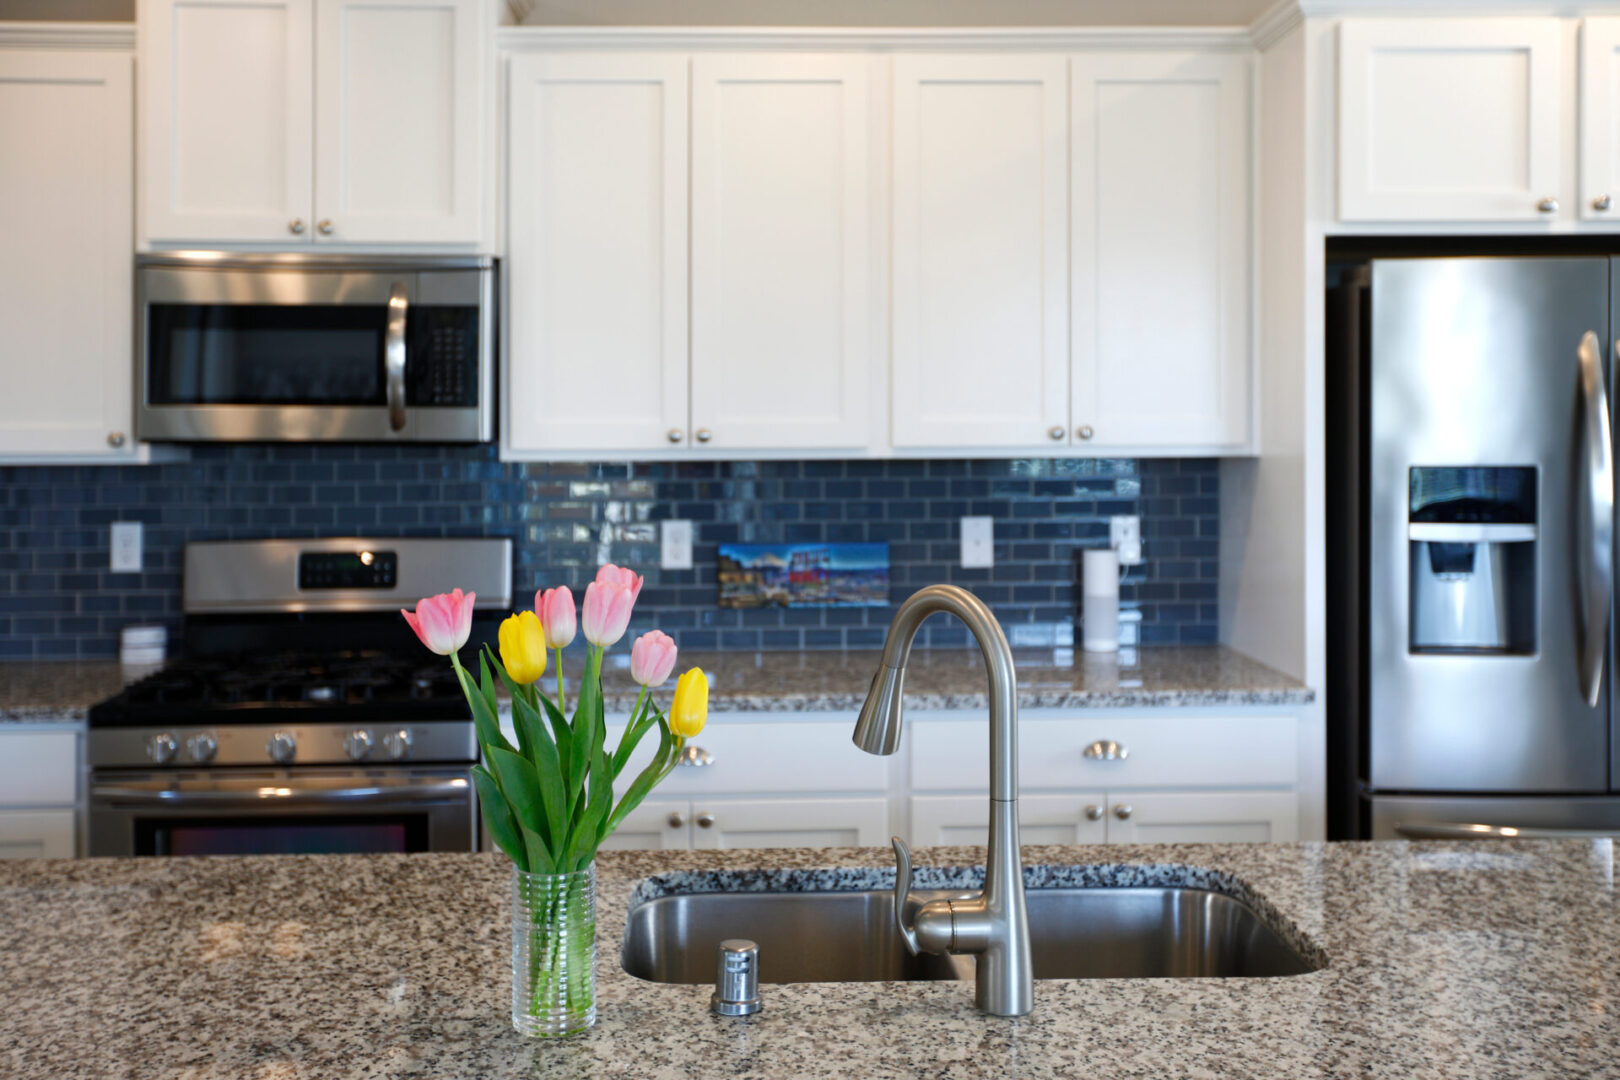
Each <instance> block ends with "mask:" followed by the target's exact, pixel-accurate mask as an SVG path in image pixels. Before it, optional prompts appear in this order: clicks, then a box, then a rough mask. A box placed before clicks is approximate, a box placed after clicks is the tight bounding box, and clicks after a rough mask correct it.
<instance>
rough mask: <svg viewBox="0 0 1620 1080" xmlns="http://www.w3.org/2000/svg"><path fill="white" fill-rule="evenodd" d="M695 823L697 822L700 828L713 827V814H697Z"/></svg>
mask: <svg viewBox="0 0 1620 1080" xmlns="http://www.w3.org/2000/svg"><path fill="white" fill-rule="evenodd" d="M697 823H698V828H700V829H709V828H713V827H714V815H713V814H707V813H705V814H699V815H698V816H697Z"/></svg>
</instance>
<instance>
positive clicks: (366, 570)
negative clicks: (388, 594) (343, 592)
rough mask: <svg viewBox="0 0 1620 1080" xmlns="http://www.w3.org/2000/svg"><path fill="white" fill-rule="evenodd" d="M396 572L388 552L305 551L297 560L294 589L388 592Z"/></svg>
mask: <svg viewBox="0 0 1620 1080" xmlns="http://www.w3.org/2000/svg"><path fill="white" fill-rule="evenodd" d="M398 570H399V556H398V555H397V554H396V553H394V552H392V551H306V552H304V553H303V554H302V555H299V556H298V587H299V588H300V589H392V588H393V587H394V582H395V581H396V580H397V579H398Z"/></svg>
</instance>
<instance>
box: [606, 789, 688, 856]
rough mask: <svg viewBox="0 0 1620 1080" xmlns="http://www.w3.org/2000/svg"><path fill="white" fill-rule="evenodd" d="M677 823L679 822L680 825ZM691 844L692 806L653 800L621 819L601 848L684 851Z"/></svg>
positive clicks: (672, 801)
mask: <svg viewBox="0 0 1620 1080" xmlns="http://www.w3.org/2000/svg"><path fill="white" fill-rule="evenodd" d="M677 823H678V824H677ZM691 846H692V805H691V804H690V803H688V802H685V801H684V800H678V799H650V800H648V801H647V802H644V803H642V804H641V805H640V806H638V807H636V808H635V809H634V810H632V811H630V812H629V813H628V814H626V815H624V820H622V821H620V822H619V827H618V828H616V829H614V830H613V835H611V836H609V837H608V838H607V839H606V840H604V841H602V847H601V850H602V851H685V850H686V849H687V848H689V847H691Z"/></svg>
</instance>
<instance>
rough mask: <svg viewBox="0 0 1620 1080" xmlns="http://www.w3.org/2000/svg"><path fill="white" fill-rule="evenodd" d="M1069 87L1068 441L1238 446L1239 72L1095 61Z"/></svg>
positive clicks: (1240, 68) (1245, 205)
mask: <svg viewBox="0 0 1620 1080" xmlns="http://www.w3.org/2000/svg"><path fill="white" fill-rule="evenodd" d="M1070 85H1071V90H1070V92H1071V94H1072V109H1071V113H1072V123H1073V135H1074V137H1073V143H1072V149H1071V152H1072V155H1073V167H1072V169H1071V173H1070V175H1071V176H1072V178H1073V179H1072V183H1073V188H1072V191H1073V200H1072V204H1071V205H1072V206H1073V232H1072V236H1073V248H1072V256H1073V268H1072V286H1073V288H1072V296H1073V303H1072V306H1071V308H1070V312H1071V315H1070V333H1071V336H1072V341H1073V350H1072V360H1073V364H1074V369H1073V392H1074V396H1073V406H1072V410H1071V416H1072V418H1073V423H1074V428H1075V432H1074V434H1075V438H1076V440H1077V445H1084V446H1091V447H1095V448H1097V449H1099V450H1101V449H1117V448H1136V447H1174V446H1182V447H1200V446H1231V445H1236V444H1241V443H1243V442H1246V441H1247V438H1248V398H1249V287H1248V286H1249V244H1248V235H1249V60H1248V58H1247V57H1246V56H1238V55H1232V54H1224V53H1152V52H1148V53H1131V52H1121V53H1093V54H1087V55H1082V56H1076V57H1074V59H1073V62H1072V68H1071V84H1070Z"/></svg>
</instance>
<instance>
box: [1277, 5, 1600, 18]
mask: <svg viewBox="0 0 1620 1080" xmlns="http://www.w3.org/2000/svg"><path fill="white" fill-rule="evenodd" d="M1293 2H1294V3H1295V4H1296V5H1297V6H1298V7H1299V9H1300V11H1301V12H1302V13H1303V14H1304V16H1305V18H1307V19H1317V18H1327V17H1332V16H1338V15H1411V16H1414V17H1419V18H1423V17H1430V18H1432V17H1441V18H1444V17H1446V16H1448V15H1449V16H1462V15H1482V16H1483V15H1539V16H1550V17H1553V18H1571V17H1578V16H1581V15H1598V14H1614V13H1615V12H1620V0H1540V2H1539V3H1538V2H1536V0H1293ZM1266 14H1267V15H1269V14H1270V12H1269V11H1268V12H1267V13H1266ZM1265 17H1266V16H1264V15H1263V16H1261V18H1262V19H1263V18H1265ZM1256 22H1259V20H1256Z"/></svg>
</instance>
